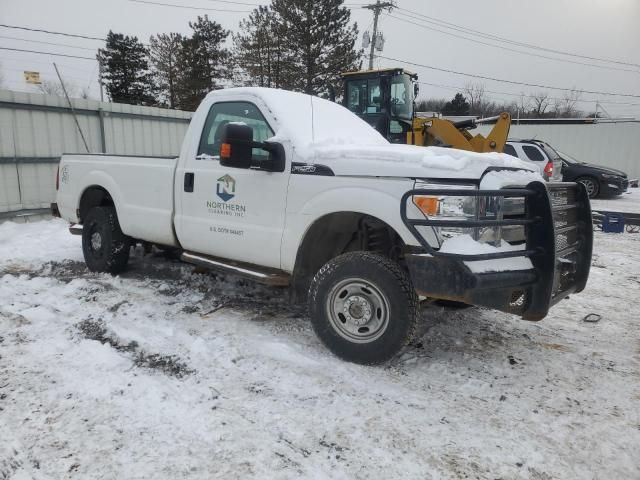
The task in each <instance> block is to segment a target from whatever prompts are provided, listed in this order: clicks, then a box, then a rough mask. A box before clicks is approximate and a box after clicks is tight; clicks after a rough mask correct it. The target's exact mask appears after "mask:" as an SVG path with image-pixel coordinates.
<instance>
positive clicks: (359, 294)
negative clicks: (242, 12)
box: [326, 278, 389, 343]
mask: <svg viewBox="0 0 640 480" xmlns="http://www.w3.org/2000/svg"><path fill="white" fill-rule="evenodd" d="M326 311H327V316H328V317H329V322H330V323H331V326H332V327H333V329H334V330H335V332H336V333H337V334H338V335H340V336H341V337H342V338H344V339H346V340H349V341H350V342H353V343H371V342H373V341H375V340H377V339H378V338H380V337H381V336H382V335H383V334H384V332H386V330H387V327H388V326H389V301H388V300H387V298H386V297H385V295H384V294H383V293H382V292H381V291H380V289H379V288H378V287H376V286H375V285H374V284H372V283H371V282H367V281H365V280H362V279H360V278H348V279H346V280H342V281H341V282H339V283H337V284H336V285H335V286H334V287H333V288H332V289H331V291H330V292H329V295H328V296H327V301H326Z"/></svg>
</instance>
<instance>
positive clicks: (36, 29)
mask: <svg viewBox="0 0 640 480" xmlns="http://www.w3.org/2000/svg"><path fill="white" fill-rule="evenodd" d="M0 27H3V28H14V29H17V30H28V31H29V32H41V33H48V34H50V35H63V36H65V37H75V38H84V39H87V40H99V41H101V42H104V41H105V40H106V39H105V38H99V37H91V36H89V35H79V34H75V33H63V32H54V31H52V30H43V29H40V28H29V27H20V26H17V25H6V24H0Z"/></svg>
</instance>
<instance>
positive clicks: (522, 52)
mask: <svg viewBox="0 0 640 480" xmlns="http://www.w3.org/2000/svg"><path fill="white" fill-rule="evenodd" d="M399 13H400V15H405V16H406V15H407V14H405V13H401V12H399ZM385 15H386V16H387V17H390V18H393V19H395V20H399V21H401V22H405V23H410V24H412V25H416V26H418V27H421V28H424V29H426V30H431V31H434V32H439V33H442V34H444V35H449V36H452V37H456V38H460V39H463V40H467V41H469V42H473V43H478V44H481V45H487V46H489V47H494V48H500V49H502V50H508V51H510V52H515V53H519V54H522V55H530V56H532V57H538V58H546V59H548V60H555V61H557V62H566V63H573V64H576V65H585V66H587V67H593V68H600V69H604V70H619V71H622V72H631V73H636V74H639V75H640V70H632V69H629V68H622V67H613V66H607V65H596V64H593V63H586V62H580V61H577V60H569V59H565V58H557V57H549V56H547V55H540V54H538V53H532V52H526V51H523V50H516V49H514V48H509V47H505V46H503V45H495V44H492V43H486V42H483V41H481V40H478V39H475V38H469V37H465V36H462V35H457V34H455V33H451V32H447V31H444V30H439V29H437V28H433V27H430V26H427V25H425V24H423V23H418V22H414V21H412V20H409V19H407V18H400V17H396V16H394V15H390V14H385ZM431 23H433V22H431ZM445 28H448V27H445Z"/></svg>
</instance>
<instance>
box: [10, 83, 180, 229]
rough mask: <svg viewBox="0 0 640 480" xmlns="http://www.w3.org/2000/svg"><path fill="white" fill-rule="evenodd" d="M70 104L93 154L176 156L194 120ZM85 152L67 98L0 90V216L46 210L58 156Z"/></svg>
mask: <svg viewBox="0 0 640 480" xmlns="http://www.w3.org/2000/svg"><path fill="white" fill-rule="evenodd" d="M71 101H72V104H73V107H74V109H75V111H76V115H77V119H78V123H79V124H80V127H81V128H82V132H83V134H84V137H85V139H86V141H87V144H88V146H89V150H90V152H91V153H112V154H117V155H159V156H160V155H162V156H174V155H175V156H177V155H178V154H179V153H180V147H181V145H182V139H183V138H184V134H185V132H186V130H187V127H188V126H189V120H190V118H191V115H192V113H191V112H184V111H179V110H168V109H163V108H155V107H140V106H137V105H125V104H118V103H107V102H98V101H95V100H84V99H71ZM84 152H85V147H84V143H83V141H82V137H81V136H80V133H79V132H78V128H77V127H76V124H75V121H74V119H73V114H72V112H71V109H70V108H69V105H68V103H67V100H66V99H65V98H63V97H58V96H54V95H41V94H35V93H24V92H12V91H9V90H0V213H6V212H17V211H20V210H27V209H38V208H46V207H48V205H49V204H50V203H51V202H53V201H54V199H55V172H56V169H57V164H58V161H59V159H60V156H61V155H62V154H63V153H84ZM2 216H3V217H6V216H7V215H6V214H5V215H2Z"/></svg>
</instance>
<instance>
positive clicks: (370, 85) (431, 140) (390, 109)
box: [342, 68, 511, 152]
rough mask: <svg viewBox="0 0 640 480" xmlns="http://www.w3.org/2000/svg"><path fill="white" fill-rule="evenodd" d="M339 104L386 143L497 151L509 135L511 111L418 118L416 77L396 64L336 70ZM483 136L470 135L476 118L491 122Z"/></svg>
mask: <svg viewBox="0 0 640 480" xmlns="http://www.w3.org/2000/svg"><path fill="white" fill-rule="evenodd" d="M342 78H343V80H344V92H343V105H344V106H345V107H347V108H348V109H349V110H351V111H352V112H354V113H356V114H357V115H358V116H360V117H361V118H363V119H364V120H366V121H367V122H368V123H369V124H370V125H372V126H373V127H374V128H375V129H376V130H378V131H379V132H380V133H381V134H382V135H383V136H384V137H386V138H387V139H388V140H389V141H390V142H392V143H407V144H410V145H420V146H446V147H452V148H457V149H460V150H468V151H472V152H502V150H503V148H504V144H505V142H506V141H507V138H508V137H509V127H510V126H511V115H509V114H508V113H506V112H504V113H501V114H500V115H498V116H496V117H491V118H485V119H482V120H475V119H465V120H461V121H456V122H454V121H451V120H446V119H443V118H440V117H434V116H431V117H422V116H419V114H417V113H416V112H415V111H414V98H415V96H416V95H417V93H418V84H417V83H416V81H417V79H418V76H417V75H416V74H414V73H410V72H407V71H406V70H404V69H402V68H389V69H383V70H368V71H361V72H348V73H344V74H342ZM494 120H495V122H496V124H495V126H494V127H493V129H492V130H491V132H490V133H489V135H487V137H484V136H483V135H480V134H476V135H472V134H471V133H469V130H471V129H473V128H476V126H477V124H478V123H489V122H492V121H494Z"/></svg>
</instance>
